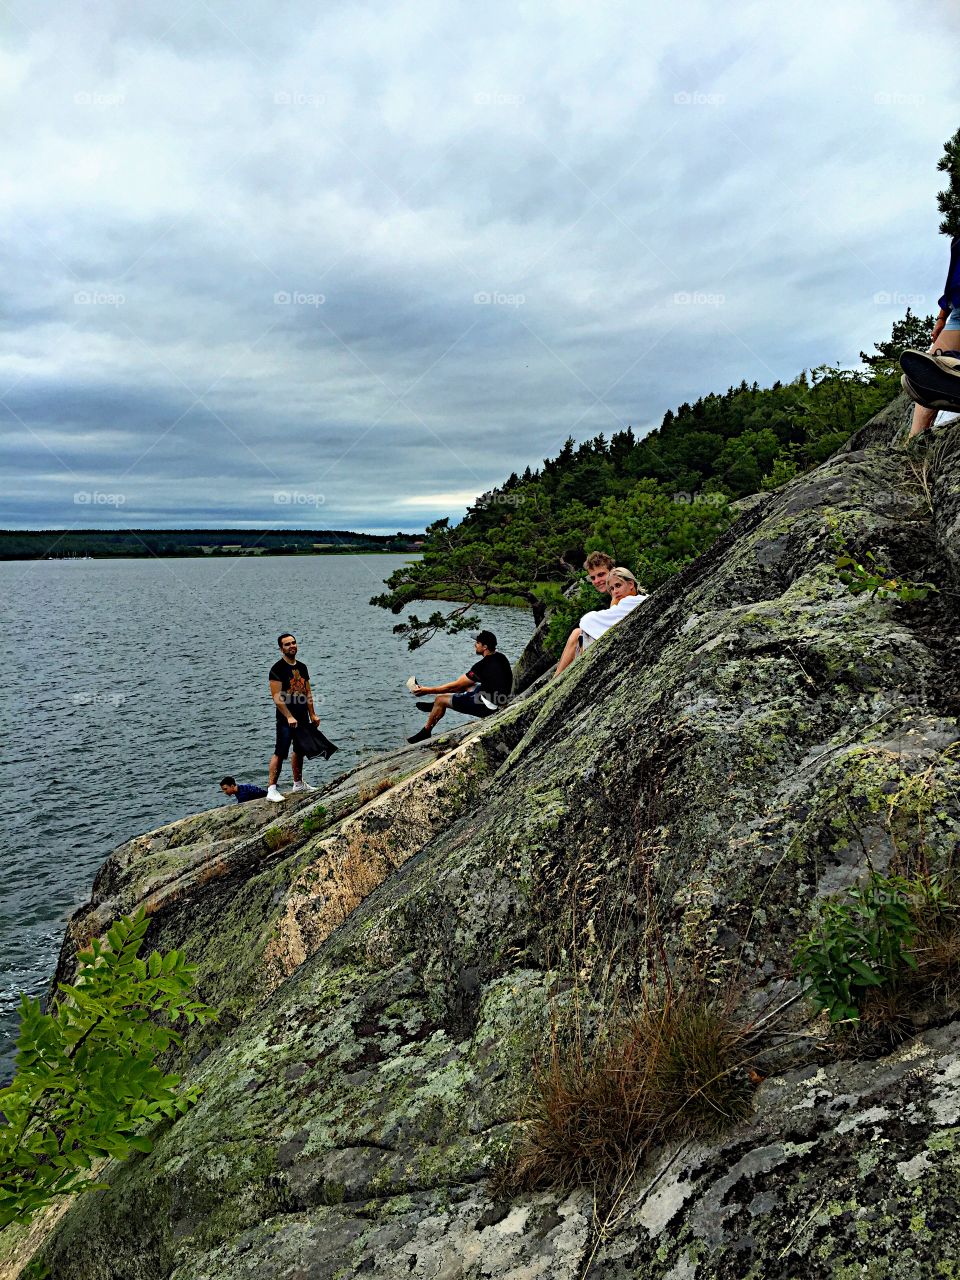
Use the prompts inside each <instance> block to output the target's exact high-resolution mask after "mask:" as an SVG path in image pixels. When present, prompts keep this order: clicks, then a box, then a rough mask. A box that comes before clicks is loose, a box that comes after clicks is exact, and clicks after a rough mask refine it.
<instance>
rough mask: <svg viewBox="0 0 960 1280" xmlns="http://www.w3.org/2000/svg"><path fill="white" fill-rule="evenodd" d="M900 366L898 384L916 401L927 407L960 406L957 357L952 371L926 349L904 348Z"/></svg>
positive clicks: (958, 407)
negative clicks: (900, 372) (954, 368)
mask: <svg viewBox="0 0 960 1280" xmlns="http://www.w3.org/2000/svg"><path fill="white" fill-rule="evenodd" d="M900 368H901V369H902V370H903V374H904V376H903V378H901V379H900V385H901V386H902V387H903V389H904V391H906V393H907V395H908V396H910V398H911V399H912V400H915V401H916V402H917V404H921V405H923V406H924V408H926V409H960V356H958V360H957V372H953V371H951V370H948V369H947V368H945V367H944V365H943V364H942V363H941V362H940V361H939V360H938V359H936V358H935V357H934V356H931V355H928V354H927V353H926V352H925V351H904V352H903V353H902V354H901V356H900ZM904 379H905V380H906V381H904Z"/></svg>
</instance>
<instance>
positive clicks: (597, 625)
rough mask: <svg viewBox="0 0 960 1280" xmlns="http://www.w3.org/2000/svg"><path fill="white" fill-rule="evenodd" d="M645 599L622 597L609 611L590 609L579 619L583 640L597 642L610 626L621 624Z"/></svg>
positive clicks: (642, 597) (643, 597)
mask: <svg viewBox="0 0 960 1280" xmlns="http://www.w3.org/2000/svg"><path fill="white" fill-rule="evenodd" d="M646 598H647V597H646V596H639V595H638V596H624V597H623V599H622V600H620V601H619V603H617V604H613V605H611V606H610V608H609V609H592V610H591V611H590V613H585V614H584V615H583V617H582V618H581V619H580V630H581V631H582V632H583V633H584V638H585V639H586V638H587V637H589V639H591V640H599V638H600V637H601V636H602V635H603V633H604V632H605V631H609V630H610V628H611V627H612V626H615V625H616V623H618V622H621V621H622V620H623V619H624V618H625V617H626V616H627V614H628V613H630V612H631V611H632V610H633V609H635V608H636V607H637V605H638V604H643V602H644V600H646Z"/></svg>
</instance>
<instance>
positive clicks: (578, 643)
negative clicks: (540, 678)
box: [553, 551, 613, 676]
mask: <svg viewBox="0 0 960 1280" xmlns="http://www.w3.org/2000/svg"><path fill="white" fill-rule="evenodd" d="M583 567H584V569H586V571H587V577H588V578H589V579H590V585H591V586H592V587H593V589H594V590H595V591H596V592H598V593H599V594H600V595H602V596H605V595H609V592H608V591H607V574H608V573H609V572H610V570H611V569H612V568H613V558H612V557H611V556H608V555H607V553H606V552H605V551H591V552H590V554H589V555H588V556H587V558H586V560H584V562H583ZM582 649H583V632H582V631H581V630H580V628H579V627H574V628H573V630H572V631H571V632H570V634H569V635H568V636H567V642H566V644H565V645H564V646H563V653H561V655H560V661H559V662H558V663H557V669H556V671H554V673H553V674H554V675H555V676H558V675H559V674H560V672H561V671H566V669H567V667H569V665H570V663H571V662H572V661H573V660H574V658H576V657H577V656H578V655H579V654H580V652H581V651H582Z"/></svg>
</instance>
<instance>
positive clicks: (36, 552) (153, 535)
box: [0, 529, 423, 560]
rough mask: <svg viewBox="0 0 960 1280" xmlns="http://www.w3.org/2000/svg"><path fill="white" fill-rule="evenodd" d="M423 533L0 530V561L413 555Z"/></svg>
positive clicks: (233, 530)
mask: <svg viewBox="0 0 960 1280" xmlns="http://www.w3.org/2000/svg"><path fill="white" fill-rule="evenodd" d="M422 546H423V535H422V534H416V533H404V532H402V531H400V532H398V533H395V534H369V533H354V532H353V531H352V530H346V529H259V530H258V529H23V530H15V529H0V560H121V559H122V560H130V559H140V560H151V559H183V558H188V557H189V558H193V559H222V558H238V557H241V556H290V555H302V556H324V555H327V556H329V555H382V554H385V553H388V554H400V555H402V554H406V553H411V552H412V553H417V552H419V551H420V550H421V549H422Z"/></svg>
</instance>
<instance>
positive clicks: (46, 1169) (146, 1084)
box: [0, 908, 216, 1226]
mask: <svg viewBox="0 0 960 1280" xmlns="http://www.w3.org/2000/svg"><path fill="white" fill-rule="evenodd" d="M148 924H149V921H148V919H147V917H146V915H145V914H144V912H143V910H142V908H141V909H140V910H139V911H138V912H137V914H136V915H135V916H133V917H124V918H123V919H121V920H118V921H117V922H116V923H115V924H114V925H113V926H112V928H111V929H110V930H109V932H108V933H107V939H106V945H104V944H103V943H102V942H100V940H99V939H95V940H94V941H93V942H92V943H91V946H90V949H89V950H87V951H82V952H80V954H79V956H78V957H77V962H78V968H77V978H76V981H75V983H74V984H73V986H68V985H65V984H63V983H61V984H60V985H59V987H58V991H59V997H58V999H57V1002H56V1004H55V1006H54V1007H53V1009H52V1010H51V1012H49V1013H44V1012H42V1010H41V1007H40V1002H39V1000H32V999H30V998H29V997H28V996H26V995H24V996H23V997H22V1000H21V1005H20V1033H19V1036H18V1039H17V1060H16V1076H15V1078H14V1081H13V1083H12V1084H11V1085H8V1086H7V1087H6V1088H5V1089H0V1113H2V1118H0V1226H5V1225H6V1224H7V1223H9V1222H14V1221H16V1222H24V1221H26V1220H28V1219H29V1218H30V1217H31V1215H32V1214H33V1213H35V1212H36V1211H37V1210H38V1209H41V1208H43V1207H44V1206H45V1205H47V1204H49V1203H50V1202H51V1201H52V1200H53V1199H54V1198H56V1197H57V1196H62V1195H70V1194H73V1193H76V1192H79V1191H89V1190H94V1189H96V1188H98V1187H99V1186H100V1185H102V1184H98V1183H95V1182H93V1181H91V1180H90V1178H89V1177H88V1174H87V1171H88V1170H89V1169H90V1168H91V1167H92V1165H93V1163H94V1162H95V1161H97V1160H99V1159H101V1158H102V1157H104V1156H112V1157H113V1158H114V1159H117V1160H123V1159H126V1157H127V1156H128V1155H130V1153H131V1152H132V1151H150V1150H151V1148H152V1143H151V1140H150V1138H149V1136H148V1135H147V1133H146V1132H145V1131H146V1130H147V1129H149V1128H150V1126H151V1125H153V1124H154V1123H155V1122H156V1121H158V1120H162V1119H173V1118H174V1117H176V1116H177V1115H179V1114H181V1113H182V1112H184V1111H186V1110H187V1109H188V1108H189V1107H190V1106H191V1105H192V1104H193V1103H194V1102H195V1101H196V1100H197V1098H198V1097H199V1093H200V1091H199V1089H198V1088H196V1087H190V1088H187V1089H183V1090H178V1086H179V1084H180V1077H179V1076H177V1075H168V1074H165V1073H164V1072H163V1071H162V1070H161V1069H160V1068H159V1067H158V1066H157V1065H156V1059H157V1057H158V1055H159V1054H161V1053H163V1052H164V1051H165V1050H166V1049H168V1048H169V1047H170V1046H171V1045H175V1044H179V1043H180V1042H181V1037H180V1035H179V1033H178V1032H177V1031H175V1030H174V1029H173V1027H172V1026H170V1025H169V1023H170V1022H171V1021H174V1020H177V1019H183V1021H185V1022H186V1023H188V1024H189V1023H194V1022H197V1023H203V1022H206V1021H208V1020H210V1019H212V1018H215V1016H216V1014H215V1013H214V1011H213V1010H212V1009H210V1008H209V1007H208V1006H207V1005H205V1004H201V1003H200V1002H199V1001H196V1000H193V999H192V998H191V996H190V991H191V988H192V987H193V985H194V981H195V967H194V966H193V965H189V964H187V962H186V960H185V959H184V957H183V955H182V954H181V953H180V952H179V951H169V952H167V953H166V955H161V954H160V953H159V952H158V951H154V952H153V953H152V954H151V955H150V956H149V957H148V958H147V959H146V960H141V959H140V958H139V955H138V952H139V950H140V945H141V943H142V942H143V937H144V934H145V933H146V931H147V926H148ZM159 1019H162V1020H163V1021H160V1020H159Z"/></svg>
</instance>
